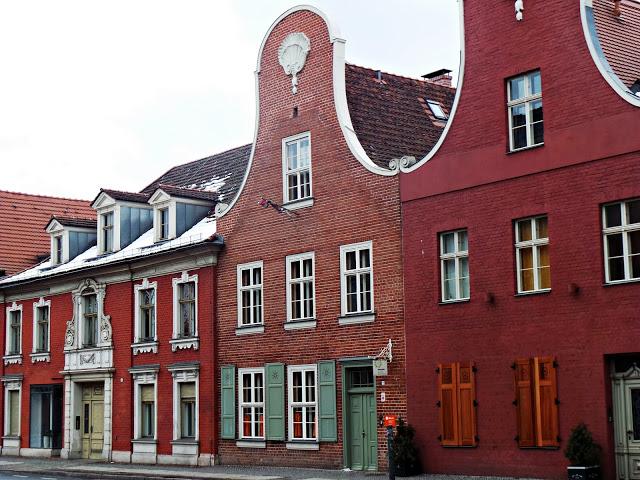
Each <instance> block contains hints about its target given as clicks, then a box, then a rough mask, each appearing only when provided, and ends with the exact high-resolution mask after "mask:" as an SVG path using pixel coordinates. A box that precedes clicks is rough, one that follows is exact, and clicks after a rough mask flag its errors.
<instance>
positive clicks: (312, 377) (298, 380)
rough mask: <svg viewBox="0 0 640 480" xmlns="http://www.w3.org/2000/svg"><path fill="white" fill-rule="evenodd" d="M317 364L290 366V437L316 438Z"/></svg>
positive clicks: (292, 438)
mask: <svg viewBox="0 0 640 480" xmlns="http://www.w3.org/2000/svg"><path fill="white" fill-rule="evenodd" d="M316 373H317V367H316V366H315V365H299V366H298V365H294V366H290V367H289V439H290V440H316V439H317V438H318V436H317V423H318V417H317V414H318V402H317V392H316V385H317V382H316Z"/></svg>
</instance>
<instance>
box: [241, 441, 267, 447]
mask: <svg viewBox="0 0 640 480" xmlns="http://www.w3.org/2000/svg"><path fill="white" fill-rule="evenodd" d="M236 447H239V448H267V442H265V441H264V440H251V439H245V440H238V441H236Z"/></svg>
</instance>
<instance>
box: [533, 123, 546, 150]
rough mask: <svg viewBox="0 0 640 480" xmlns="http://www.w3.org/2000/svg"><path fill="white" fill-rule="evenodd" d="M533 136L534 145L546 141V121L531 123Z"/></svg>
mask: <svg viewBox="0 0 640 480" xmlns="http://www.w3.org/2000/svg"><path fill="white" fill-rule="evenodd" d="M531 138H532V139H533V145H537V144H539V143H543V142H544V123H543V122H537V123H534V124H533V125H531Z"/></svg>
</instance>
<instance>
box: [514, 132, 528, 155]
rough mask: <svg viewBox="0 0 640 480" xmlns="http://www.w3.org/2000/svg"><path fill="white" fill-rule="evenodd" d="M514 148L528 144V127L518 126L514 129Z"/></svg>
mask: <svg viewBox="0 0 640 480" xmlns="http://www.w3.org/2000/svg"><path fill="white" fill-rule="evenodd" d="M512 140H513V149H514V150H515V149H518V148H524V147H526V146H527V127H518V128H514V129H513V137H512Z"/></svg>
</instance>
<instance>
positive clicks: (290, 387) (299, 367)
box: [287, 364, 319, 443]
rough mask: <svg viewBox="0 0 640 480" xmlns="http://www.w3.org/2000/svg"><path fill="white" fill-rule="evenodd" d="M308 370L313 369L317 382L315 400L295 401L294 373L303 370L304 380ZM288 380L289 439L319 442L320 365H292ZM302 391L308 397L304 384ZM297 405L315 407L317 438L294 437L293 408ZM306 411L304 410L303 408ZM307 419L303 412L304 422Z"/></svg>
mask: <svg viewBox="0 0 640 480" xmlns="http://www.w3.org/2000/svg"><path fill="white" fill-rule="evenodd" d="M308 371H313V376H314V382H315V389H316V394H315V402H296V403H294V402H293V373H294V372H302V379H303V382H304V379H305V372H308ZM287 380H288V398H287V412H288V417H289V422H288V423H289V441H290V442H315V443H317V442H319V432H318V428H319V423H318V415H319V412H318V366H317V365H316V364H311V365H290V366H289V367H288V368H287ZM302 392H303V396H304V398H306V394H307V393H306V387H305V386H303V388H302ZM297 406H302V407H310V406H313V407H315V412H316V415H315V417H316V419H315V420H316V421H315V432H316V438H294V436H293V433H294V432H293V408H294V407H297ZM303 412H304V410H303ZM304 419H305V415H304V413H303V415H302V420H303V422H304ZM303 433H304V428H303Z"/></svg>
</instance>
